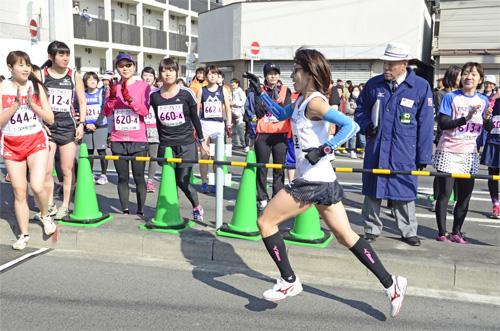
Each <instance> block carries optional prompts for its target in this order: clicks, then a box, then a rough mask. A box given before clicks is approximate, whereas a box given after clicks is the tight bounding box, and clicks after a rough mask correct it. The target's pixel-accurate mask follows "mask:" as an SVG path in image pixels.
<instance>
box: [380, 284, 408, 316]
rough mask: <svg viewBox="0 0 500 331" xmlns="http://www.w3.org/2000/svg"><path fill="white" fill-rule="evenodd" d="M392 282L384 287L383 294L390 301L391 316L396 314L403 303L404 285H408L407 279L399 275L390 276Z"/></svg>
mask: <svg viewBox="0 0 500 331" xmlns="http://www.w3.org/2000/svg"><path fill="white" fill-rule="evenodd" d="M392 281H393V284H392V286H391V287H389V288H385V289H384V292H385V295H386V296H387V297H388V298H389V300H390V301H391V311H390V313H391V317H392V318H394V317H396V316H398V314H399V311H400V310H401V306H402V305H403V299H404V297H405V292H406V287H407V286H408V280H407V279H406V278H404V277H401V276H392Z"/></svg>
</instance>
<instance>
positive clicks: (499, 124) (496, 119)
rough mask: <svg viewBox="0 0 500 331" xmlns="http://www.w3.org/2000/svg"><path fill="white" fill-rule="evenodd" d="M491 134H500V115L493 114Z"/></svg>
mask: <svg viewBox="0 0 500 331" xmlns="http://www.w3.org/2000/svg"><path fill="white" fill-rule="evenodd" d="M490 134H500V115H495V116H493V129H492V130H491V132H490Z"/></svg>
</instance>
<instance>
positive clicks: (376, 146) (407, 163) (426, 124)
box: [354, 67, 434, 201]
mask: <svg viewBox="0 0 500 331" xmlns="http://www.w3.org/2000/svg"><path fill="white" fill-rule="evenodd" d="M406 70H407V72H406V73H407V76H406V79H405V80H404V82H403V83H401V84H400V85H399V86H398V88H397V89H396V91H395V92H394V94H393V93H392V92H391V90H390V88H389V84H388V82H387V81H386V80H385V78H384V75H379V76H376V77H373V78H372V79H370V80H369V81H368V82H367V83H366V85H365V88H364V89H363V91H362V92H361V95H360V96H359V98H358V102H357V106H358V107H357V108H356V112H355V113H354V117H355V120H356V122H357V123H358V124H359V126H360V129H361V130H360V132H361V133H363V134H365V130H366V127H367V126H368V125H369V124H370V123H371V122H372V107H373V105H374V104H375V102H376V101H377V99H378V100H380V107H379V125H378V131H377V135H376V136H375V137H368V136H366V147H365V158H364V168H365V169H390V170H416V165H417V164H430V163H431V157H432V147H433V146H432V140H433V137H434V109H433V101H432V91H431V87H430V86H429V84H428V83H427V81H425V80H424V79H422V78H420V77H418V76H417V75H416V74H415V72H413V70H412V69H411V68H410V67H407V69H406ZM417 186H418V178H417V176H410V175H404V176H403V175H373V174H363V194H364V195H370V196H375V197H377V198H378V199H392V200H399V201H412V200H415V198H416V195H417Z"/></svg>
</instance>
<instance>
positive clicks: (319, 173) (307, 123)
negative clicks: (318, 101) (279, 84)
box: [291, 92, 337, 182]
mask: <svg viewBox="0 0 500 331" xmlns="http://www.w3.org/2000/svg"><path fill="white" fill-rule="evenodd" d="M316 97H319V98H322V99H323V100H325V102H328V100H327V99H326V97H325V96H324V95H323V94H321V93H320V92H314V93H313V94H312V95H311V96H310V97H309V98H307V99H306V100H304V102H302V99H303V96H302V95H301V96H300V97H299V98H298V99H297V101H296V102H295V109H294V110H293V114H292V119H291V124H292V134H293V146H294V148H295V156H296V158H297V164H296V170H297V177H298V178H302V179H305V180H308V181H315V182H333V181H334V180H335V179H336V178H337V176H336V175H335V171H333V168H332V166H331V164H330V161H329V160H328V158H327V157H323V158H322V159H321V160H319V162H318V163H316V164H315V165H311V164H310V163H309V161H308V160H307V159H306V158H305V155H306V154H307V153H305V152H302V150H303V149H307V148H311V147H319V146H320V145H322V144H324V143H325V142H326V141H327V140H328V137H329V135H330V125H331V124H330V122H327V121H311V120H308V119H307V118H306V117H305V116H304V113H305V110H306V108H307V104H308V103H309V101H311V99H313V98H316ZM301 102H302V104H300V103H301ZM299 104H300V107H298V105H299Z"/></svg>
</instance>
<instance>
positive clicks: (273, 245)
mask: <svg viewBox="0 0 500 331" xmlns="http://www.w3.org/2000/svg"><path fill="white" fill-rule="evenodd" d="M262 241H264V245H266V248H267V251H268V252H269V255H271V257H272V258H273V260H274V263H276V265H277V266H278V269H279V270H280V273H281V277H282V278H283V279H284V280H286V281H287V282H289V283H293V282H295V280H296V279H297V278H296V277H295V274H294V272H293V270H292V267H291V266H290V262H289V261H288V254H287V253H286V247H285V242H284V241H283V237H282V236H281V234H280V233H279V232H276V233H275V234H273V235H272V236H269V237H267V238H263V239H262Z"/></svg>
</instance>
